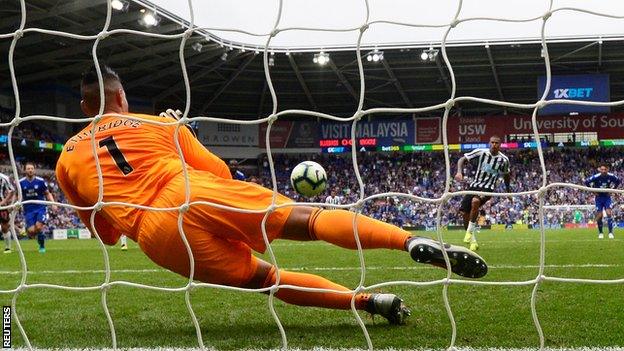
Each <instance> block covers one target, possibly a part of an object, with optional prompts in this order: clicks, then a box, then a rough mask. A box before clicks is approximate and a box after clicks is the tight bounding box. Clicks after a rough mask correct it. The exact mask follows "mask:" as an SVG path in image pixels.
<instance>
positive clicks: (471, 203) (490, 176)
mask: <svg viewBox="0 0 624 351" xmlns="http://www.w3.org/2000/svg"><path fill="white" fill-rule="evenodd" d="M500 147H501V139H500V137H499V136H496V135H494V136H492V137H491V138H490V148H489V149H474V150H472V151H470V152H468V153H466V154H464V156H463V157H462V158H460V159H459V161H458V162H457V174H455V179H456V180H457V181H461V180H463V179H464V175H463V169H464V164H465V163H466V161H473V160H477V171H476V172H475V176H474V179H473V181H472V182H471V183H470V186H469V187H468V190H474V191H482V192H488V193H491V192H494V190H495V188H496V184H497V183H498V179H499V178H500V176H501V175H502V176H503V180H504V181H505V189H506V190H505V191H506V192H510V186H509V182H510V176H509V158H508V157H507V156H505V155H503V153H502V152H500ZM490 198H491V196H482V195H466V196H464V199H463V200H462V202H461V207H460V212H461V214H462V216H463V219H464V228H466V235H465V236H464V242H465V243H470V250H472V251H476V250H477V249H478V248H479V244H478V243H477V238H476V235H475V230H476V227H477V224H476V221H477V216H478V214H479V208H480V207H481V206H483V204H485V203H486V202H488V200H489V199H490Z"/></svg>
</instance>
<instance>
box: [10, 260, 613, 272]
mask: <svg viewBox="0 0 624 351" xmlns="http://www.w3.org/2000/svg"><path fill="white" fill-rule="evenodd" d="M539 267H540V266H539V265H494V266H489V268H490V269H534V268H539ZM616 267H621V265H619V264H590V263H587V264H547V265H544V268H616ZM280 268H282V269H285V270H289V271H359V270H360V267H280ZM426 269H439V268H435V267H431V266H427V265H418V266H390V267H384V266H366V270H369V271H382V270H393V271H408V270H426ZM162 272H169V271H168V270H166V269H158V268H156V269H111V273H162ZM81 273H84V274H103V273H106V271H105V270H103V269H91V270H90V269H85V270H78V269H69V270H62V271H56V270H46V271H29V272H28V274H33V275H36V274H81ZM2 274H6V275H19V274H22V271H0V275H2Z"/></svg>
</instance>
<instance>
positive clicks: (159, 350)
mask: <svg viewBox="0 0 624 351" xmlns="http://www.w3.org/2000/svg"><path fill="white" fill-rule="evenodd" d="M14 350H18V351H29V349H26V348H14ZM38 350H42V351H47V350H50V351H51V350H55V351H115V350H114V349H111V348H82V349H71V348H57V349H38ZM124 350H127V351H205V350H206V349H200V348H169V347H167V348H164V347H154V348H145V347H141V348H128V349H124ZM209 350H210V348H209ZM244 350H246V351H256V350H257V351H260V350H262V349H244ZM277 350H278V349H273V350H269V351H277ZM290 350H292V351H360V350H361V349H352V348H351V349H348V348H345V349H332V348H324V347H314V348H312V349H298V348H293V349H290ZM382 350H400V349H382ZM410 350H414V351H434V350H435V351H441V350H446V349H425V348H413V349H410ZM454 350H456V351H535V350H538V348H537V347H530V348H529V347H527V348H503V347H483V348H474V347H455V348H454ZM542 351H624V348H622V347H617V346H616V347H557V348H551V347H546V348H543V349H542Z"/></svg>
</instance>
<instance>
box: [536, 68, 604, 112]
mask: <svg viewBox="0 0 624 351" xmlns="http://www.w3.org/2000/svg"><path fill="white" fill-rule="evenodd" d="M545 86H546V76H540V77H539V78H538V81H537V96H538V99H539V98H541V97H542V94H544V88H545ZM610 98H611V94H610V90H609V75H608V74H579V75H569V76H552V77H551V83H550V91H549V92H548V95H547V96H546V100H555V99H562V100H574V101H594V102H608V101H609V100H610ZM609 111H610V108H609V107H608V106H585V105H569V104H554V105H548V106H546V107H544V108H543V109H541V110H540V111H539V114H540V115H554V114H567V113H571V112H579V113H604V112H609Z"/></svg>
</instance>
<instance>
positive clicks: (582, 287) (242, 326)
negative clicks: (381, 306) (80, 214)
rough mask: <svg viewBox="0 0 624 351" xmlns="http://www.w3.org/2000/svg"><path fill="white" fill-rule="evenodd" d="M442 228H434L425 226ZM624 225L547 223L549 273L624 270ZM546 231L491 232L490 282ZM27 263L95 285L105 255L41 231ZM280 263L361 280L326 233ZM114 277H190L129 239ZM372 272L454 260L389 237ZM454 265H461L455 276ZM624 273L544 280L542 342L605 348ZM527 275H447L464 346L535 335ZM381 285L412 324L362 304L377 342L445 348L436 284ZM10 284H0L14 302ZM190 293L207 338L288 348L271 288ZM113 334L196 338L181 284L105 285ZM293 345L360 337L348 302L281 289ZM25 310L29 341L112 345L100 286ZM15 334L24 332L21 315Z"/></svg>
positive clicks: (526, 342) (393, 274)
mask: <svg viewBox="0 0 624 351" xmlns="http://www.w3.org/2000/svg"><path fill="white" fill-rule="evenodd" d="M424 234H425V235H434V233H424ZM462 236H463V233H461V232H445V233H444V237H445V240H446V241H449V242H452V243H456V244H459V243H461V238H462ZM623 236H624V233H621V232H620V233H618V232H617V231H616V239H615V240H608V239H603V240H598V239H597V235H596V232H595V230H556V231H548V232H547V233H546V268H545V272H544V274H545V275H546V276H556V277H565V278H587V279H608V280H612V279H623V278H624V254H623V252H624V238H623ZM539 238H540V237H539V232H538V231H527V230H524V231H517V230H513V231H503V232H494V231H483V232H482V233H480V235H479V242H480V243H481V249H480V254H481V255H482V256H483V257H484V258H485V259H486V260H487V261H488V264H489V265H490V272H489V274H488V275H487V276H486V277H485V278H484V279H483V280H485V281H497V282H500V281H527V280H531V279H534V278H535V277H536V276H537V274H538V270H539ZM21 244H22V245H23V248H24V250H25V255H26V260H27V262H28V269H29V273H28V276H27V283H28V284H36V283H47V284H59V285H66V286H96V285H99V284H100V283H101V282H102V281H103V280H104V271H103V269H104V264H103V256H102V253H101V252H100V248H99V244H98V243H97V242H96V241H95V240H67V241H49V242H48V244H47V246H48V252H47V253H46V254H44V255H41V254H39V253H38V252H37V251H36V242H35V241H34V240H31V241H22V242H21ZM273 248H274V251H275V254H276V256H277V260H278V263H279V264H280V266H281V267H283V268H286V269H296V270H301V271H306V272H309V273H315V274H319V275H322V276H324V277H327V278H329V279H332V280H334V281H336V282H339V283H341V284H344V285H346V286H348V287H351V288H353V287H355V286H357V284H358V282H359V279H360V270H359V260H358V256H357V252H355V251H349V250H345V249H341V248H337V247H333V246H331V245H329V244H326V243H322V242H309V243H298V242H289V241H282V240H278V241H276V242H275V243H274V245H273ZM108 252H109V254H110V261H111V269H112V275H111V280H124V281H130V282H135V283H143V284H149V285H156V286H162V287H182V286H184V285H185V284H186V279H184V278H182V277H180V276H177V275H175V274H173V273H170V272H168V271H165V270H163V269H160V268H159V267H158V266H156V265H154V264H153V263H151V261H149V259H147V257H146V256H144V254H143V253H142V252H141V251H140V250H139V248H138V247H137V246H136V245H134V243H131V245H130V249H129V250H128V251H127V252H122V251H121V250H120V249H119V247H118V246H117V247H112V248H108ZM365 259H366V265H367V271H366V281H365V285H367V286H369V285H372V284H377V283H381V282H384V281H402V280H406V281H418V282H425V281H430V280H436V279H442V278H444V277H445V276H446V271H444V270H441V269H437V268H433V267H429V266H425V265H420V264H416V263H414V262H412V261H411V259H410V258H409V255H407V254H406V253H402V252H396V251H388V250H371V251H367V252H365ZM0 265H1V268H0V270H1V271H0V277H1V279H0V289H4V290H8V289H12V288H15V287H16V286H17V285H18V284H19V282H20V279H21V270H20V265H19V258H18V255H17V253H15V252H14V253H12V254H7V255H1V256H0ZM454 278H459V277H457V276H454ZM623 285H624V284H581V283H558V282H545V283H542V284H540V287H539V292H538V299H537V312H538V316H539V320H540V323H541V325H542V328H543V330H544V335H545V339H546V346H547V347H582V346H592V347H597V348H602V347H608V346H622V345H624V323H622V321H624V308H622V306H624V286H623ZM532 289H533V286H532V285H530V286H474V285H463V284H461V285H451V286H450V288H449V298H450V302H451V308H452V311H453V315H454V317H455V321H456V323H457V342H456V345H457V346H460V347H473V348H485V347H505V348H511V347H513V348H524V347H529V348H535V347H538V346H539V339H538V334H537V332H536V329H535V327H534V325H533V320H532V317H531V309H530V297H531V291H532ZM384 291H386V292H392V293H396V294H398V295H400V296H401V297H402V298H403V299H404V300H405V302H406V303H407V304H408V305H409V306H410V308H411V309H412V316H411V318H410V319H409V322H408V324H407V325H405V326H398V327H396V326H389V325H388V324H387V322H386V321H385V320H384V319H383V318H381V317H376V318H375V319H374V320H373V319H371V318H370V317H369V316H367V314H365V313H361V316H362V318H363V319H364V322H365V324H366V326H367V329H368V331H369V333H370V336H371V339H372V342H373V345H374V346H375V347H376V348H405V349H407V348H410V349H414V348H435V349H442V348H445V347H448V345H449V343H450V339H451V324H450V322H449V319H448V316H447V313H446V310H445V308H444V304H443V300H442V286H441V285H436V286H427V287H423V286H410V285H393V286H390V287H387V288H384ZM12 296H13V295H12V294H7V293H3V294H0V299H2V304H3V305H10V302H11V298H12ZM191 301H192V304H193V307H194V310H195V313H196V315H197V318H198V320H199V323H200V326H201V330H202V336H203V340H204V343H205V345H206V346H207V347H214V348H218V349H241V348H245V349H251V348H280V347H281V337H280V334H279V331H278V328H277V326H276V324H275V322H274V320H273V318H272V316H271V314H270V313H269V309H268V304H267V303H268V298H267V296H266V295H263V294H258V293H242V292H231V291H224V290H220V289H204V288H201V289H197V290H194V291H193V292H192V295H191ZM108 306H109V308H110V311H111V315H112V317H113V320H114V323H115V327H116V333H117V341H118V347H123V348H130V347H144V348H147V347H197V346H198V344H197V337H196V334H195V328H194V326H193V324H192V322H191V318H190V316H189V314H188V312H187V309H186V305H185V301H184V293H181V292H178V293H171V292H159V291H152V290H146V289H138V288H131V287H122V286H114V287H112V288H111V289H110V290H109V293H108ZM275 306H276V311H277V313H278V314H279V316H280V318H281V321H282V323H283V326H284V328H285V330H286V334H287V336H288V346H289V347H292V348H306V349H308V348H313V347H323V348H366V341H365V339H364V336H363V333H362V331H361V329H360V327H359V326H358V325H357V324H356V322H355V319H354V317H353V315H352V313H351V311H334V310H326V309H319V308H305V307H297V306H290V305H286V304H284V303H282V302H281V301H278V300H276V303H275ZM17 313H18V314H19V316H20V320H21V321H22V323H23V325H24V327H25V330H26V333H27V334H28V336H29V338H30V341H31V343H32V345H33V346H34V347H37V348H63V347H71V348H108V347H111V345H112V343H111V336H110V330H109V327H108V324H107V321H106V317H105V315H104V310H103V308H102V304H101V293H100V292H99V291H92V292H75V291H64V290H59V289H53V288H32V289H26V290H25V291H22V292H20V293H19V295H18V299H17ZM13 346H14V347H20V346H24V341H23V339H22V337H21V335H20V333H19V331H18V329H17V326H16V325H15V323H13Z"/></svg>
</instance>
